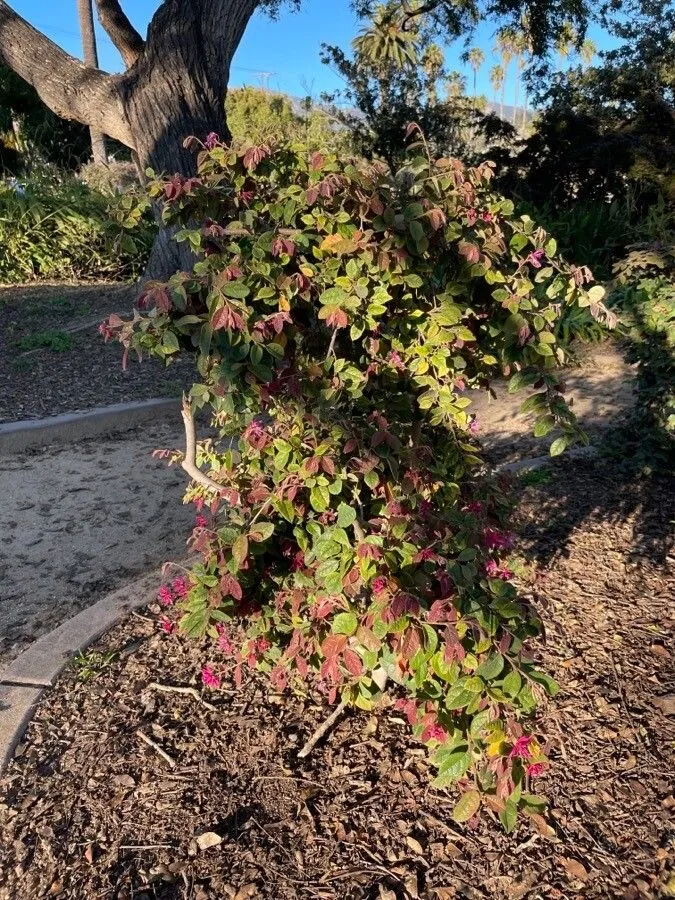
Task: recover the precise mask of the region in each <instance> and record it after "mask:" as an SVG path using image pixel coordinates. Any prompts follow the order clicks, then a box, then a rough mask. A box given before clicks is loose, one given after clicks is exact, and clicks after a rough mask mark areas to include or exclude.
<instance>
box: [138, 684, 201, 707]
mask: <svg viewBox="0 0 675 900" xmlns="http://www.w3.org/2000/svg"><path fill="white" fill-rule="evenodd" d="M148 687H149V688H150V689H151V690H153V691H163V692H164V693H165V694H186V695H187V696H188V697H194V699H195V700H198V701H199V703H201V704H202V706H205V707H206V708H207V709H210V710H211V711H212V712H216V711H217V709H218V707H217V706H214V705H213V703H209V702H208V700H205V699H204V698H203V697H202V695H201V694H200V693H199V691H198V690H197V688H194V687H189V686H187V685H186V686H183V685H178V684H159V683H158V682H157V681H151V682H150V684H149V685H148Z"/></svg>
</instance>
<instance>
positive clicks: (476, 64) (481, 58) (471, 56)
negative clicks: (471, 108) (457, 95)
mask: <svg viewBox="0 0 675 900" xmlns="http://www.w3.org/2000/svg"><path fill="white" fill-rule="evenodd" d="M462 58H463V59H464V61H465V62H468V64H469V65H470V66H471V71H472V72H473V102H474V105H475V104H476V100H477V99H478V73H479V72H480V69H481V66H482V65H483V63H484V62H485V54H484V53H483V51H482V50H481V49H480V47H472V48H471V50H469V51H467V53H465V54H464V56H463V57H462Z"/></svg>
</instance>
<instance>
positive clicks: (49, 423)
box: [0, 398, 180, 456]
mask: <svg viewBox="0 0 675 900" xmlns="http://www.w3.org/2000/svg"><path fill="white" fill-rule="evenodd" d="M179 410H180V401H179V400H177V399H172V398H159V399H155V400H133V401H130V402H129V403H115V404H114V405H112V406H99V407H96V408H94V409H87V410H83V411H82V412H72V413H63V414H62V415H59V416H50V417H49V418H46V419H23V420H21V421H19V422H5V423H3V424H0V456H8V455H10V454H12V453H23V452H24V451H25V450H30V449H35V448H36V447H43V446H44V445H45V444H71V443H76V442H77V441H80V440H82V439H83V438H90V437H100V436H101V435H106V434H116V433H119V432H123V431H129V430H130V429H131V428H135V427H136V426H137V425H143V424H145V423H147V422H156V421H158V420H163V419H165V418H166V417H167V416H169V415H174V414H175V415H177V414H178V412H179Z"/></svg>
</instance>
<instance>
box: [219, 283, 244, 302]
mask: <svg viewBox="0 0 675 900" xmlns="http://www.w3.org/2000/svg"><path fill="white" fill-rule="evenodd" d="M222 290H223V293H224V294H225V296H226V297H233V298H234V299H235V300H243V299H244V297H248V295H249V294H250V293H251V291H250V288H248V287H247V286H246V285H245V284H243V283H242V282H241V281H228V282H226V284H224V285H223V289H222Z"/></svg>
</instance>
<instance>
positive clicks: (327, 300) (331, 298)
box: [319, 287, 349, 306]
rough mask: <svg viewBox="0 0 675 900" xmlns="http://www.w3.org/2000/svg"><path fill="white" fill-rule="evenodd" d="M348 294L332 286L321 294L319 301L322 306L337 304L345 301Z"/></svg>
mask: <svg viewBox="0 0 675 900" xmlns="http://www.w3.org/2000/svg"><path fill="white" fill-rule="evenodd" d="M348 296H349V294H348V293H347V292H346V291H343V290H342V288H339V287H332V288H328V290H327V291H324V292H323V294H321V296H320V297H319V303H321V304H322V305H323V306H328V305H330V306H339V305H340V304H341V303H344V302H345V300H346V299H347V297H348Z"/></svg>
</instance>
